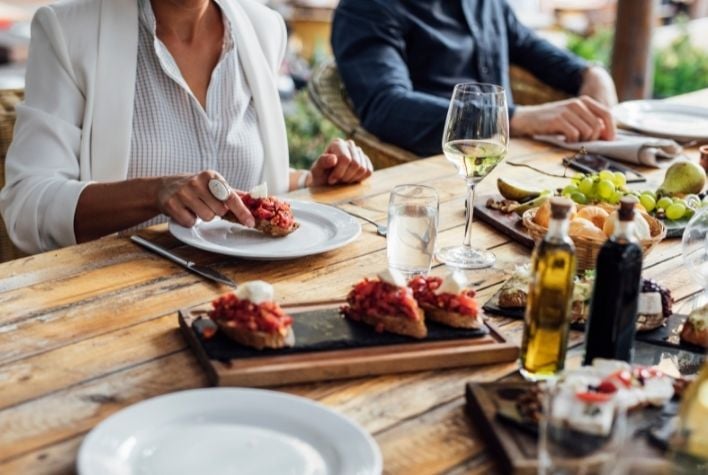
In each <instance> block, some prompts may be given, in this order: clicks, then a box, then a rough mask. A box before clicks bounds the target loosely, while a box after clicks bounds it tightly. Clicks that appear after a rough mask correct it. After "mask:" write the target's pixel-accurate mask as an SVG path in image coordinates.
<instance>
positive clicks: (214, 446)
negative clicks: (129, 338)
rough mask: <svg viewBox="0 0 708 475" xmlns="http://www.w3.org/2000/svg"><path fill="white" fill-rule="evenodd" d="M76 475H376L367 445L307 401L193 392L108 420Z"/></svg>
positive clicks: (357, 430)
mask: <svg viewBox="0 0 708 475" xmlns="http://www.w3.org/2000/svg"><path fill="white" fill-rule="evenodd" d="M77 468H78V472H79V474H80V475H138V474H140V475H167V474H168V475H181V474H185V475H186V474H189V475H194V474H209V475H222V474H223V475H227V474H228V475H232V474H246V475H250V474H259V475H260V474H263V475H272V474H282V475H288V474H292V475H324V474H332V475H340V474H341V475H378V474H380V473H381V471H382V461H381V452H380V451H379V448H378V446H377V445H376V442H375V441H374V439H373V438H372V437H371V436H370V435H369V434H368V433H367V432H366V431H365V430H363V429H362V428H361V427H359V426H357V425H356V424H355V423H354V422H352V421H351V420H349V419H347V418H346V417H344V416H342V415H340V414H338V413H336V412H334V411H332V410H331V409H328V408H326V407H324V406H322V405H321V404H318V403H315V402H312V401H310V400H308V399H305V398H302V397H298V396H291V395H288V394H284V393H279V392H275V391H265V390H261V389H241V388H239V389H236V388H211V389H195V390H190V391H182V392H178V393H173V394H168V395H165V396H159V397H156V398H153V399H149V400H147V401H143V402H140V403H138V404H135V405H133V406H130V407H128V408H126V409H123V410H122V411H119V412H118V413H116V414H114V415H112V416H111V417H109V418H108V419H106V420H105V421H103V422H102V423H100V424H99V425H98V426H96V428H95V429H93V430H92V431H91V432H90V433H89V435H88V436H87V437H86V439H84V441H83V443H82V444H81V448H80V449H79V456H78V461H77Z"/></svg>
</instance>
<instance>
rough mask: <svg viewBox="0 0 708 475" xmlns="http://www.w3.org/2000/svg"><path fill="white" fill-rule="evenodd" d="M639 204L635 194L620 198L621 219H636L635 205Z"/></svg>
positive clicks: (619, 212)
mask: <svg viewBox="0 0 708 475" xmlns="http://www.w3.org/2000/svg"><path fill="white" fill-rule="evenodd" d="M636 204H637V198H635V197H634V196H625V197H624V198H622V199H621V200H620V207H619V210H618V211H617V214H619V219H620V221H633V220H634V205H636Z"/></svg>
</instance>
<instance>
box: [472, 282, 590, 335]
mask: <svg viewBox="0 0 708 475" xmlns="http://www.w3.org/2000/svg"><path fill="white" fill-rule="evenodd" d="M499 292H501V289H499V290H498V291H497V292H496V293H495V294H494V295H492V296H491V297H490V298H489V300H487V303H485V304H484V305H483V306H482V310H484V311H485V312H486V313H491V314H494V315H500V316H502V317H508V318H515V319H517V320H523V319H524V314H525V312H526V308H525V307H513V308H502V307H500V306H499ZM570 328H572V329H573V330H577V331H581V332H583V331H585V323H571V325H570Z"/></svg>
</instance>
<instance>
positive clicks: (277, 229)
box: [222, 183, 300, 237]
mask: <svg viewBox="0 0 708 475" xmlns="http://www.w3.org/2000/svg"><path fill="white" fill-rule="evenodd" d="M240 197H241V201H243V204H244V205H245V206H246V208H248V210H249V211H250V212H251V214H252V215H253V217H254V219H255V221H256V225H255V229H257V230H259V231H261V232H263V233H265V234H268V235H269V236H273V237H284V236H287V235H288V234H291V233H293V232H294V231H296V230H297V229H298V228H299V227H300V224H299V223H298V222H297V221H295V216H294V215H293V211H292V208H291V207H290V203H288V202H286V201H283V200H281V199H279V198H276V197H274V196H268V188H267V186H266V184H265V183H263V184H261V185H258V186H257V187H255V188H253V189H252V190H251V191H250V192H248V193H244V194H242V195H240ZM222 219H225V220H227V221H233V222H237V219H236V216H234V214H233V213H232V212H231V211H229V212H228V213H226V214H225V215H224V216H223V218H222Z"/></svg>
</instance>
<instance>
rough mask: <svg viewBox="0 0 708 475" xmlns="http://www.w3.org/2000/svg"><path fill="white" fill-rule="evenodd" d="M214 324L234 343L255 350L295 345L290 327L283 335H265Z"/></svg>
mask: <svg viewBox="0 0 708 475" xmlns="http://www.w3.org/2000/svg"><path fill="white" fill-rule="evenodd" d="M216 324H217V325H218V326H219V329H220V330H221V331H223V332H224V334H225V335H226V336H228V337H229V338H231V339H232V340H234V341H235V342H236V343H240V344H242V345H244V346H248V347H250V348H255V349H256V350H262V349H264V348H272V349H279V348H286V347H290V346H294V345H295V333H293V329H292V327H288V328H287V329H285V333H284V334H283V333H280V332H274V333H266V332H261V331H249V330H246V329H243V328H238V327H234V326H230V325H228V322H227V323H222V322H218V321H217V322H216Z"/></svg>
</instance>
